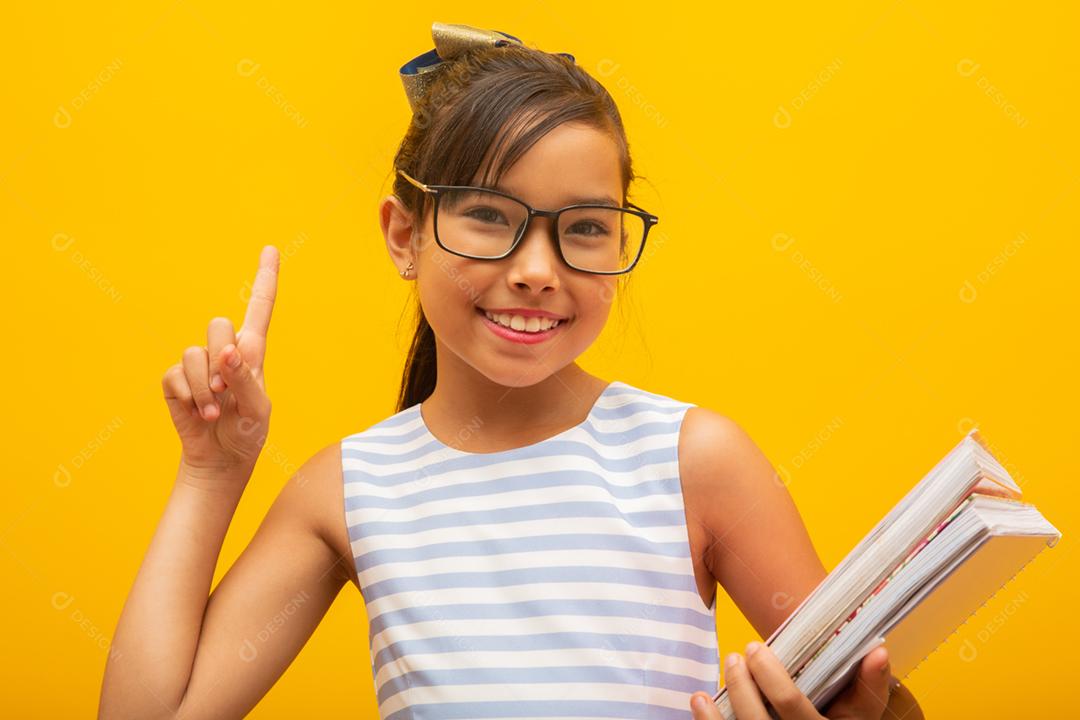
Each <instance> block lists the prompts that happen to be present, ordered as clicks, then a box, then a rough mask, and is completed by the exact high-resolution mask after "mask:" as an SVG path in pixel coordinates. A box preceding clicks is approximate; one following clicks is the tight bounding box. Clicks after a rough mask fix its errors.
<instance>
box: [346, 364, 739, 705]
mask: <svg viewBox="0 0 1080 720" xmlns="http://www.w3.org/2000/svg"><path fill="white" fill-rule="evenodd" d="M690 407H693V404H692V403H686V402H681V401H678V400H674V399H672V398H669V397H666V396H663V395H658V394H654V393H650V392H647V391H645V390H642V389H639V388H637V387H634V386H632V385H629V384H627V383H623V382H620V381H617V380H616V381H613V382H611V383H609V384H608V385H607V387H605V388H604V391H603V392H602V393H601V395H600V397H599V398H598V399H597V401H596V402H595V404H594V405H593V407H592V408H590V410H589V413H588V416H587V417H586V419H585V420H584V421H583V422H582V423H581V424H579V425H577V426H575V427H572V428H570V429H569V430H565V431H563V432H561V433H558V434H557V435H554V436H552V437H549V438H547V439H546V440H542V441H540V442H537V443H533V444H531V445H526V446H523V447H519V448H514V449H511V450H506V451H501V452H494V453H470V452H465V451H462V450H459V449H457V448H455V447H452V446H449V445H445V444H444V443H443V442H441V441H440V440H438V439H437V438H435V436H434V435H432V433H431V432H430V431H429V430H428V429H427V426H426V424H425V422H424V419H423V417H422V415H421V412H420V404H419V403H417V404H415V405H413V406H411V407H409V408H407V409H405V410H402V411H401V412H398V413H397V414H395V415H392V416H390V417H389V418H386V419H385V420H383V421H381V422H379V423H377V424H375V425H372V426H371V427H369V428H368V429H367V430H364V431H362V432H358V433H355V434H352V435H349V436H347V437H345V438H343V439H342V440H341V458H342V459H341V462H342V471H343V475H344V497H345V521H346V524H347V526H348V531H349V540H350V544H351V548H352V554H353V559H354V562H355V564H356V572H357V575H358V578H359V581H360V589H361V593H362V595H363V598H364V604H365V607H366V611H367V616H368V624H369V645H370V650H371V672H372V676H373V679H374V684H375V696H376V701H377V702H378V709H379V716H380V718H383V720H405V719H408V718H425V719H428V720H443V719H444V718H445V719H449V718H456V719H460V718H518V719H521V718H563V719H566V718H663V719H666V718H678V719H680V720H688V719H689V718H691V717H692V716H691V713H690V709H689V707H690V706H689V700H690V695H691V694H692V693H694V692H696V691H698V690H702V691H705V692H707V693H709V694H710V695H714V694H715V693H716V692H717V690H718V689H719V684H718V683H719V677H720V663H719V652H718V642H717V636H716V621H715V616H714V612H715V608H716V600H715V598H714V600H713V602H712V604H711V605H710V606H709V607H708V608H706V607H705V604H704V603H703V602H702V600H701V596H700V595H699V593H698V589H697V584H696V582H695V579H694V568H693V562H692V560H691V556H690V546H689V538H688V534H687V527H686V515H685V510H684V507H683V497H682V488H681V484H680V480H679V465H678V453H677V449H678V440H679V428H680V426H681V424H682V420H683V417H684V415H685V413H686V411H687V410H688V409H689V408H690ZM465 431H466V432H468V431H470V430H468V429H466V430H465ZM459 437H461V436H460V435H459Z"/></svg>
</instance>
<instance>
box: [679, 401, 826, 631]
mask: <svg viewBox="0 0 1080 720" xmlns="http://www.w3.org/2000/svg"><path fill="white" fill-rule="evenodd" d="M679 472H680V474H681V475H682V482H683V492H684V495H685V496H686V504H687V516H688V518H691V522H692V524H693V525H695V526H697V527H696V529H692V530H691V531H692V532H695V531H696V532H697V534H698V535H699V537H700V538H701V540H700V541H699V547H700V551H699V552H700V557H701V561H702V562H703V563H704V565H705V566H706V567H707V568H708V570H709V572H710V574H711V575H712V577H713V578H715V580H716V581H717V582H719V583H720V584H721V585H722V586H723V587H724V589H725V590H726V591H727V592H728V594H729V595H730V596H731V598H732V600H734V601H735V603H736V604H737V605H738V606H739V608H740V609H741V610H742V612H743V614H744V615H746V617H747V618H748V619H749V620H750V622H751V623H752V624H753V625H754V626H755V628H756V629H757V630H758V632H759V633H761V635H762V637H766V636H767V635H768V634H769V633H771V631H772V629H773V628H775V627H776V626H777V625H779V623H780V622H781V621H782V620H783V619H784V618H785V617H786V616H787V614H788V613H789V612H790V611H791V610H792V609H793V608H794V603H797V602H798V601H799V600H801V599H802V598H803V597H804V596H805V595H806V594H808V593H809V592H810V590H812V589H813V588H814V587H815V586H816V585H817V583H818V582H819V581H820V580H821V578H822V577H824V575H825V569H824V566H823V565H822V564H821V561H820V559H819V558H818V556H817V553H816V552H815V550H814V548H813V545H812V543H811V541H810V536H809V533H808V532H807V529H806V527H805V525H804V524H803V521H802V518H801V517H800V515H799V512H798V510H797V508H796V507H795V503H794V501H793V500H792V498H791V495H790V493H789V492H788V489H787V487H786V485H785V484H784V482H783V481H782V480H781V478H780V476H779V475H778V474H777V472H776V470H775V469H774V468H773V465H772V463H771V462H770V461H769V459H768V457H766V455H765V453H764V452H763V451H762V450H761V448H760V447H759V446H758V444H757V443H756V442H755V441H754V439H753V438H752V437H751V436H750V434H749V433H748V432H747V431H746V429H745V428H744V427H743V426H742V425H741V424H739V423H738V422H736V421H735V420H733V419H732V418H730V417H728V416H726V415H723V414H721V413H719V412H716V411H715V410H711V409H709V408H705V407H699V406H695V407H691V408H689V409H688V410H687V411H686V415H685V416H684V419H683V425H682V429H681V432H680V435H679Z"/></svg>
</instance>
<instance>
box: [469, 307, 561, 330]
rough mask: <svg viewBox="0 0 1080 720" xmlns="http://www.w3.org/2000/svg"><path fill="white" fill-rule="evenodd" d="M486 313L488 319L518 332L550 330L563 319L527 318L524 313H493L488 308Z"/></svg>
mask: <svg viewBox="0 0 1080 720" xmlns="http://www.w3.org/2000/svg"><path fill="white" fill-rule="evenodd" d="M484 315H485V316H486V317H487V319H488V320H491V321H493V322H497V323H499V324H500V325H502V326H504V327H508V328H512V329H514V330H517V331H518V332H531V333H533V332H542V331H544V330H550V329H551V328H553V327H556V326H558V324H559V323H560V322H562V321H561V320H552V319H550V318H540V317H530V318H527V317H524V316H522V315H509V314H507V313H501V314H499V315H493V314H492V313H490V312H488V311H487V310H485V311H484Z"/></svg>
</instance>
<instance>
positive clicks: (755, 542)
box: [680, 408, 923, 720]
mask: <svg viewBox="0 0 1080 720" xmlns="http://www.w3.org/2000/svg"><path fill="white" fill-rule="evenodd" d="M684 425H685V429H684V437H683V438H682V439H681V443H682V445H681V446H680V455H681V457H682V461H681V465H680V466H681V468H682V471H683V476H684V479H686V478H689V479H688V480H687V482H688V483H691V484H692V485H693V487H694V488H695V490H694V492H696V493H698V495H699V497H702V498H704V499H705V501H704V502H702V503H700V504H699V505H698V507H700V508H701V510H700V513H701V514H700V516H699V517H697V518H695V520H696V521H697V522H699V523H700V524H701V525H702V527H703V528H704V534H705V536H706V537H707V538H708V540H709V542H708V546H707V548H706V550H705V552H704V560H705V563H706V566H707V567H708V568H709V569H710V571H711V572H712V576H713V577H714V578H716V580H717V581H718V582H719V583H720V584H721V585H722V586H723V587H724V589H725V591H726V592H727V593H728V594H729V595H730V596H731V598H732V600H733V601H734V602H735V604H736V605H738V607H739V609H740V610H741V611H742V612H743V614H744V615H745V616H746V617H747V619H748V620H749V621H750V623H751V624H752V625H753V626H754V628H755V629H756V630H757V631H758V633H759V634H760V635H761V637H762V638H767V637H769V636H770V635H771V634H772V633H773V631H774V630H775V629H776V628H777V627H779V625H780V623H782V622H783V621H784V620H785V619H786V618H787V616H788V615H789V614H790V613H791V612H792V611H793V610H794V609H795V608H796V607H798V605H799V603H800V602H802V600H803V599H804V598H805V597H806V596H807V595H809V594H810V592H811V591H812V590H813V589H814V588H816V587H817V585H818V583H819V582H821V580H822V578H824V577H825V575H826V574H827V571H826V570H825V567H824V565H823V564H822V562H821V560H820V558H819V557H818V555H817V552H816V551H815V549H814V547H813V544H812V543H811V540H810V536H809V533H808V532H807V530H806V526H805V525H804V524H803V521H802V518H801V517H800V515H799V512H798V509H797V508H796V506H795V503H794V501H793V500H792V498H791V495H790V493H789V492H788V490H787V487H786V486H785V484H784V483H783V482H782V481H781V479H780V477H779V475H778V474H777V473H776V471H775V470H774V469H773V467H772V464H771V463H770V462H769V460H768V458H767V457H766V456H765V454H764V453H763V452H762V451H761V449H760V448H758V446H757V445H756V444H755V443H754V441H753V440H752V439H751V438H750V436H749V435H748V434H747V433H746V431H745V430H743V428H742V427H741V426H739V425H738V424H737V423H736V422H735V421H733V420H731V419H729V418H727V417H725V416H723V415H720V414H718V413H715V412H713V411H711V410H708V409H706V408H691V409H690V410H689V411H687V416H686V419H685V421H684ZM710 500H711V501H710ZM880 707H881V705H880V703H879V704H878V708H880ZM882 717H883V718H886V719H889V720H891V719H892V718H901V717H902V718H905V719H906V720H921V718H922V717H923V715H922V711H921V709H919V706H918V703H916V702H915V699H914V697H912V695H911V693H910V692H909V691H908V690H907V688H905V687H904V686H903V685H900V686H899V687H898V688H897V689H896V690H894V691H893V693H892V695H891V696H890V697H889V700H888V705H887V706H886V707H885V709H884V715H882Z"/></svg>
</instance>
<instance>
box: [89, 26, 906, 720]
mask: <svg viewBox="0 0 1080 720" xmlns="http://www.w3.org/2000/svg"><path fill="white" fill-rule="evenodd" d="M433 34H434V35H435V39H436V45H437V49H438V51H439V53H438V54H437V55H435V54H434V51H432V53H428V54H426V55H423V56H420V57H418V58H416V60H414V61H413V62H412V63H409V64H407V65H406V66H405V67H404V68H402V71H403V73H404V74H403V78H404V79H405V86H406V91H407V94H408V98H409V101H410V104H411V105H412V106H413V110H414V115H413V122H412V123H411V125H410V127H409V129H408V132H407V134H406V136H405V138H404V141H403V142H402V144H401V147H400V149H399V151H398V153H397V156H396V158H395V170H396V175H395V180H394V193H393V195H391V196H389V197H387V198H386V199H385V200H384V201H383V202H382V204H381V206H380V209H379V216H380V222H381V226H382V231H383V234H384V236H385V239H386V245H387V248H388V250H389V254H390V258H391V259H392V261H393V262H394V264H395V265H396V267H397V268H398V271H399V273H400V274H401V276H402V278H403V279H404V280H405V281H406V282H410V283H415V286H414V287H415V288H416V290H417V292H418V296H419V308H420V312H419V325H418V327H417V329H416V335H415V338H414V340H413V343H412V348H411V350H410V353H409V357H408V361H407V364H406V368H405V373H404V377H403V380H402V384H401V394H400V398H399V402H398V406H397V412H396V413H395V414H393V415H391V416H390V417H388V418H386V419H385V420H383V421H381V422H379V423H377V424H375V425H373V426H371V427H369V428H367V429H365V430H362V431H360V432H357V433H355V434H352V435H349V436H347V437H345V438H343V439H341V440H340V441H336V442H333V443H331V444H330V445H328V446H327V447H325V448H324V449H322V450H321V451H319V452H318V453H316V454H315V455H314V456H313V457H312V458H311V459H310V460H308V461H307V462H306V463H305V464H304V465H303V467H302V468H301V469H300V470H299V471H298V472H297V473H296V474H295V476H293V477H292V478H291V479H290V480H289V482H288V483H287V484H286V485H285V487H284V488H283V490H282V491H281V493H280V495H279V497H278V498H277V499H276V501H275V502H274V504H273V506H272V507H271V508H270V510H269V512H268V513H267V516H266V518H265V520H264V521H263V523H262V524H261V526H260V527H259V529H258V531H257V532H256V533H255V536H254V537H253V538H252V540H251V542H250V544H249V545H248V547H247V548H246V549H245V550H244V552H243V553H242V554H241V555H240V557H239V558H238V559H237V561H236V562H235V564H234V565H233V566H232V567H231V568H230V570H229V571H228V573H227V574H226V575H225V576H224V577H223V578H222V580H221V582H220V583H219V585H218V586H217V587H216V588H215V589H214V592H213V593H212V594H210V595H209V597H208V593H209V589H210V584H211V581H212V578H213V574H214V568H215V564H216V562H217V558H218V553H219V550H220V547H221V543H222V539H223V537H224V535H225V532H226V529H227V528H228V525H229V522H230V520H231V518H232V515H233V512H234V511H235V509H236V506H237V503H238V502H239V500H240V496H241V494H242V493H243V490H244V487H245V485H246V483H247V481H248V478H249V477H250V475H251V472H252V469H253V468H254V466H255V463H256V459H257V458H258V455H259V452H260V450H261V448H262V447H263V445H264V443H265V440H266V434H267V431H268V427H269V424H268V422H269V416H270V400H269V398H268V397H267V394H266V385H265V379H264V377H263V358H264V355H265V351H266V334H267V328H268V327H269V323H270V316H271V311H272V309H273V305H274V301H275V295H276V286H277V272H278V253H277V250H276V249H275V248H274V247H273V246H267V247H265V248H264V249H263V251H262V255H261V257H260V263H259V270H258V273H257V275H256V279H255V282H254V285H253V291H252V295H251V300H250V303H249V304H248V308H247V314H246V316H245V318H244V322H243V325H242V327H241V328H240V330H239V331H238V332H236V333H235V335H234V333H233V327H232V325H231V323H230V322H229V320H228V319H226V318H214V319H213V320H211V321H210V323H209V327H208V329H207V341H206V345H205V346H193V347H189V348H187V349H186V350H185V352H184V353H183V359H182V362H180V363H178V364H176V365H173V366H172V367H170V368H169V369H168V371H166V373H165V375H164V378H163V380H162V385H163V388H164V395H165V399H166V402H167V404H168V407H169V411H170V413H171V416H172V420H173V423H174V425H175V427H176V430H177V432H178V434H179V436H180V440H181V447H182V452H181V458H180V464H179V470H178V472H177V476H176V480H175V483H174V485H173V489H172V494H171V496H170V498H169V501H168V504H167V506H166V508H165V511H164V514H163V516H162V518H161V521H160V523H159V525H158V528H157V531H156V533H155V535H154V537H153V540H152V542H151V544H150V548H149V550H148V551H147V553H146V557H145V559H144V561H143V564H142V566H141V568H140V570H139V573H138V575H137V577H136V579H135V582H134V586H133V587H132V590H131V593H130V595H129V596H128V599H127V602H126V604H125V606H124V609H123V612H122V614H121V617H120V620H119V624H118V626H117V629H116V633H115V637H114V641H113V652H112V653H111V654H110V659H109V663H108V665H107V667H106V671H105V677H104V683H103V689H102V696H101V709H100V712H101V717H103V718H114V717H115V718H120V717H124V718H127V717H138V718H154V717H161V718H174V717H184V718H228V717H241V716H243V715H244V714H245V713H247V712H248V711H249V710H250V709H251V708H252V707H253V706H254V705H255V704H256V703H257V702H258V700H259V699H260V698H261V697H262V696H263V695H264V694H265V693H266V691H267V690H268V689H269V688H270V687H271V685H272V684H273V683H274V681H275V679H276V678H278V677H279V676H280V675H281V673H282V672H283V671H284V670H285V669H286V667H288V665H289V663H290V662H291V661H292V659H293V657H295V655H296V654H297V653H298V652H299V650H300V648H301V647H303V645H304V643H305V642H306V640H307V638H308V637H309V636H310V634H311V633H312V632H313V631H314V629H315V627H316V626H317V625H318V623H319V621H320V619H321V618H322V617H323V615H324V614H325V612H326V610H327V609H328V607H329V606H330V604H331V603H332V601H333V600H334V598H335V597H336V596H337V594H338V592H339V591H340V590H341V588H342V587H343V586H344V585H345V584H346V583H351V584H352V585H353V586H354V587H356V588H357V589H358V590H359V591H360V592H361V593H362V595H363V598H364V601H365V604H366V607H367V615H368V619H369V624H370V647H371V658H372V674H373V680H374V687H375V692H376V698H377V702H378V710H379V715H380V717H382V718H393V719H394V720H398V719H402V718H414V717H415V718H433V719H435V718H439V719H441V718H468V717H472V718H499V717H515V718H525V717H531V718H541V717H548V718H550V717H560V718H571V717H572V718H601V717H602V718H689V717H691V714H692V717H693V718H698V719H703V718H719V717H720V714H719V711H718V709H717V708H716V707H715V706H714V705H713V704H712V703H711V702H710V700H711V696H712V695H713V694H715V692H716V690H717V687H718V680H719V676H720V673H721V669H720V663H719V657H718V652H717V638H716V625H715V618H714V615H713V613H714V610H715V606H716V596H715V590H716V583H717V582H719V583H721V584H722V585H723V586H724V589H725V591H726V592H728V593H729V594H730V596H731V597H732V598H733V599H734V601H735V602H736V603H737V604H738V606H739V607H740V609H741V610H742V611H743V612H744V613H745V614H746V616H747V618H748V619H749V620H750V621H751V622H752V623H753V625H754V627H755V628H756V629H757V630H758V631H759V632H760V633H761V635H762V636H763V637H767V636H768V635H769V634H771V632H772V631H773V629H774V628H776V627H777V626H778V625H779V623H780V622H781V621H783V620H784V618H785V617H786V616H787V614H788V613H789V612H790V611H791V610H792V609H794V608H795V607H796V606H797V605H798V603H799V602H800V601H801V599H802V598H804V597H805V596H806V595H807V594H808V593H809V592H810V591H811V590H812V589H813V588H814V587H815V586H816V585H817V583H818V582H819V581H820V580H821V578H822V577H824V575H825V569H824V568H823V566H822V564H821V562H820V560H819V559H818V557H817V555H816V553H815V551H814V549H813V547H812V545H811V542H810V540H809V538H808V536H807V532H806V530H805V528H804V526H803V524H802V522H801V520H800V517H799V515H798V512H797V510H796V508H795V506H794V505H793V503H792V500H791V498H790V496H789V495H788V493H787V491H786V489H785V488H784V486H783V484H782V483H779V482H776V481H775V478H776V474H775V472H774V470H773V468H772V466H771V465H770V463H769V461H768V460H767V459H766V458H765V456H764V455H763V454H762V452H761V451H760V450H759V449H758V448H757V446H756V445H755V444H754V442H753V441H752V440H751V439H750V438H749V437H748V436H747V434H746V433H745V432H744V431H743V430H742V428H741V427H740V426H739V425H738V424H736V423H735V422H734V421H732V420H730V419H728V418H726V417H724V416H722V415H720V414H718V413H716V412H713V411H711V410H709V409H707V408H702V407H698V406H696V405H694V404H692V403H689V402H683V401H679V400H676V399H673V398H670V397H666V396H664V395H660V394H656V393H653V392H649V391H646V390H644V389H641V388H637V387H634V386H632V385H630V384H628V383H625V382H621V381H618V380H614V381H606V380H603V379H601V378H598V377H596V376H594V375H592V374H590V373H589V372H587V371H586V370H585V369H583V368H582V367H581V366H580V365H578V364H577V362H576V358H577V357H578V356H579V355H581V353H582V352H584V351H585V350H586V348H588V347H589V345H590V344H591V343H592V342H593V341H594V340H595V339H596V338H597V336H598V335H599V334H600V332H601V330H602V328H603V327H604V324H605V322H606V320H607V316H608V311H609V308H610V305H611V301H612V299H613V298H614V296H615V294H616V290H617V288H616V286H617V283H618V280H619V278H620V277H621V278H625V277H627V275H626V273H627V272H629V271H630V270H631V269H632V268H633V267H634V266H635V265H636V264H637V263H638V261H639V260H640V258H641V255H642V250H643V248H644V245H645V242H646V240H647V236H648V230H649V228H650V227H651V226H652V224H654V223H655V222H656V218H655V216H652V215H650V214H649V213H648V212H647V211H645V210H643V209H641V208H639V207H637V206H636V205H633V204H631V203H629V202H627V194H628V190H629V185H630V182H631V180H632V178H633V177H634V174H633V171H632V169H631V161H630V156H629V152H628V143H627V139H626V136H625V133H624V130H623V125H622V122H621V119H620V116H619V112H618V110H617V108H616V106H615V103H614V101H613V100H612V98H611V96H610V95H609V94H608V93H607V92H606V91H605V90H604V88H603V87H602V86H601V85H600V84H599V83H598V82H596V80H594V79H593V78H592V77H591V76H590V75H589V74H588V73H587V72H585V71H584V70H583V69H582V68H581V67H579V66H577V65H576V64H575V63H574V61H573V58H572V57H571V56H568V55H564V54H548V53H544V52H541V51H538V50H534V49H530V48H527V47H525V46H523V45H522V44H521V43H520V42H519V41H518V40H517V38H514V37H513V36H509V35H505V34H502V33H494V32H487V31H480V30H476V29H474V28H468V27H466V26H446V25H440V24H438V23H436V25H435V29H434V33H433ZM462 186H467V187H468V188H471V189H460V188H461V187H462ZM556 210H558V212H557V213H556V212H555V211H556ZM725 666H726V667H725V670H724V674H725V678H724V679H725V682H726V684H727V687H728V689H729V693H730V697H731V700H732V703H733V706H734V708H735V711H736V713H737V715H738V717H739V718H740V720H746V719H758V718H767V717H769V716H770V715H769V711H768V710H767V709H766V702H767V703H768V704H770V705H771V706H772V708H773V709H774V711H775V712H776V713H778V715H779V717H782V718H784V719H785V720H804V719H809V718H821V717H822V715H820V714H819V713H818V712H817V711H816V710H815V709H814V707H813V706H812V704H811V703H810V702H809V700H808V699H807V698H806V696H805V695H803V694H801V693H800V692H798V690H797V689H796V687H795V685H794V683H793V682H792V680H791V678H790V676H789V675H788V673H787V672H786V671H785V670H784V668H783V666H782V665H781V664H780V663H779V661H778V660H777V659H776V657H775V656H774V655H773V654H772V653H771V651H770V650H769V648H768V647H767V646H766V645H763V644H761V643H751V644H750V645H748V646H747V648H746V653H745V657H742V656H740V655H739V654H738V653H733V654H731V655H730V656H729V657H728V659H727V662H726V663H725ZM889 678H890V676H889V672H888V663H887V658H886V652H885V651H884V650H883V649H878V650H875V651H874V652H872V653H870V654H868V655H867V656H866V658H864V659H863V661H862V663H861V665H860V668H859V672H858V675H857V676H855V678H854V680H852V682H851V684H850V685H849V686H848V687H847V688H846V689H845V690H844V691H843V693H842V694H841V695H839V696H838V697H837V698H836V700H835V701H834V702H833V703H831V705H830V706H829V708H828V709H827V714H826V717H830V718H861V719H864V720H869V719H874V720H876V719H878V718H882V717H886V716H887V717H889V718H893V717H906V718H919V717H921V713H920V711H919V710H918V706H917V705H915V704H914V701H913V700H912V698H911V697H910V694H908V693H907V692H906V691H905V690H904V688H903V686H898V687H897V689H896V690H894V691H893V692H892V693H891V695H890V692H889ZM702 699H703V700H704V701H705V702H699V701H700V700H702ZM691 700H694V701H695V702H693V703H691ZM886 705H887V707H886Z"/></svg>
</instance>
